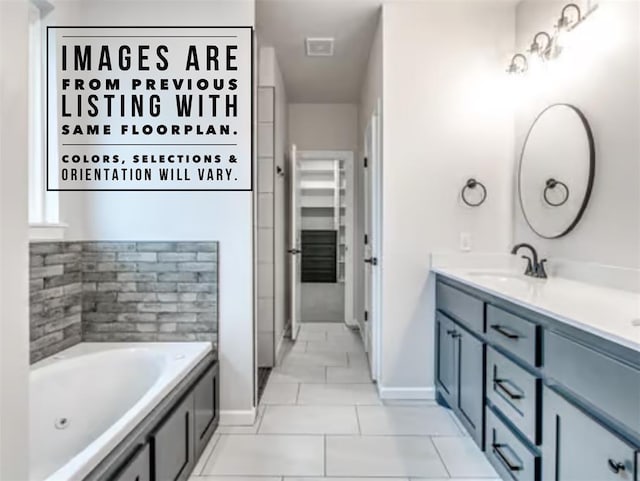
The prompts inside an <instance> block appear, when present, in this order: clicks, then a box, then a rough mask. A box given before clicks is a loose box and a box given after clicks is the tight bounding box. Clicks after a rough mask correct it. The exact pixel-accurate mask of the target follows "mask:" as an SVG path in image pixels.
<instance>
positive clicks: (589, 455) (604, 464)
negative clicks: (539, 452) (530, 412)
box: [542, 388, 638, 481]
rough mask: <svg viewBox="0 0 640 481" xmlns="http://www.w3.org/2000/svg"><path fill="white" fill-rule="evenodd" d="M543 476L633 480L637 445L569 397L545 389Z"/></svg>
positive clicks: (572, 480)
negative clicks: (630, 442) (601, 422)
mask: <svg viewBox="0 0 640 481" xmlns="http://www.w3.org/2000/svg"><path fill="white" fill-rule="evenodd" d="M543 434H544V440H543V444H542V446H543V450H544V463H543V466H542V469H543V479H545V480H546V479H557V480H559V481H633V480H636V479H638V478H637V472H636V471H637V469H638V468H637V464H636V463H637V460H636V457H637V447H634V446H632V445H630V444H627V443H626V442H625V441H623V440H622V439H621V438H619V437H618V436H616V435H615V434H614V433H613V432H611V431H609V430H608V429H606V428H605V427H603V426H602V425H601V424H600V423H598V422H597V421H595V420H594V419H593V418H591V417H589V416H587V415H586V414H585V413H584V412H582V411H581V410H580V409H578V408H577V407H575V406H574V405H573V404H571V403H570V402H569V401H567V400H566V399H564V398H563V397H561V396H560V395H558V394H557V393H555V392H553V391H552V390H550V389H548V388H545V389H544V426H543Z"/></svg>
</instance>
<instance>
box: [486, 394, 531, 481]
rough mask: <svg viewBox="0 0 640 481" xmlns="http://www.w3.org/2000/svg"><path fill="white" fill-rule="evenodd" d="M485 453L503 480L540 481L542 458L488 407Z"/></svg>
mask: <svg viewBox="0 0 640 481" xmlns="http://www.w3.org/2000/svg"><path fill="white" fill-rule="evenodd" d="M485 446H486V448H485V452H486V455H487V458H489V461H491V464H493V467H494V468H495V469H496V471H497V472H498V474H499V475H500V477H501V478H502V479H514V480H516V481H539V480H540V456H539V455H537V454H535V453H532V452H531V451H530V450H529V448H527V447H526V446H525V445H524V444H523V443H522V442H521V441H520V440H519V439H518V438H517V437H516V436H515V435H514V434H513V433H512V432H511V430H510V429H509V428H508V427H507V426H506V425H505V424H504V423H503V422H502V421H501V420H500V419H499V418H498V416H497V415H496V414H495V413H494V412H493V411H492V410H491V409H490V408H488V407H487V430H486V441H485Z"/></svg>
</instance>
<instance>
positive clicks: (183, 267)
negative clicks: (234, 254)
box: [178, 262, 216, 272]
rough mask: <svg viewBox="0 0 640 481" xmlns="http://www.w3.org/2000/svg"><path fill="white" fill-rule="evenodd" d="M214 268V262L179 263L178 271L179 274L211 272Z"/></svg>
mask: <svg viewBox="0 0 640 481" xmlns="http://www.w3.org/2000/svg"><path fill="white" fill-rule="evenodd" d="M215 267H216V264H215V263H214V262H181V263H179V264H178V271H181V272H211V271H212V270H214V269H215Z"/></svg>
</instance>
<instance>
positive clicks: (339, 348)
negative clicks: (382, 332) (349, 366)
mask: <svg viewBox="0 0 640 481" xmlns="http://www.w3.org/2000/svg"><path fill="white" fill-rule="evenodd" d="M325 351H330V352H351V353H360V352H361V351H362V345H361V343H360V341H358V340H357V339H351V338H345V337H338V338H334V339H332V338H329V339H328V340H326V341H308V342H307V352H325Z"/></svg>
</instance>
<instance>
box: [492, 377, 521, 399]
mask: <svg viewBox="0 0 640 481" xmlns="http://www.w3.org/2000/svg"><path fill="white" fill-rule="evenodd" d="M493 383H494V384H495V386H496V387H497V388H498V389H500V390H501V391H502V392H503V393H505V394H506V395H507V396H509V397H510V398H511V399H522V398H523V397H524V396H523V395H522V394H519V393H516V392H513V391H512V390H511V389H509V388H508V387H507V386H506V385H505V380H504V379H494V380H493Z"/></svg>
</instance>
